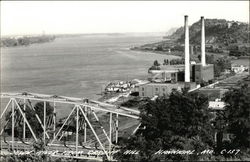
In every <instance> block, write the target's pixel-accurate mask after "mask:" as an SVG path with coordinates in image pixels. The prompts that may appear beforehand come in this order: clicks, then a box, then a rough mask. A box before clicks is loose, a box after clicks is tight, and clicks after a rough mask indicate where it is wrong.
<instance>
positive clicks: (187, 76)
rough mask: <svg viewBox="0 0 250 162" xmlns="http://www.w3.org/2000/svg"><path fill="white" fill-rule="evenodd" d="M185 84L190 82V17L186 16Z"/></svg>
mask: <svg viewBox="0 0 250 162" xmlns="http://www.w3.org/2000/svg"><path fill="white" fill-rule="evenodd" d="M184 28H185V82H190V61H189V60H190V58H189V57H190V56H189V30H188V16H187V15H185V20H184Z"/></svg>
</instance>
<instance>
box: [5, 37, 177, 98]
mask: <svg viewBox="0 0 250 162" xmlns="http://www.w3.org/2000/svg"><path fill="white" fill-rule="evenodd" d="M159 40H161V37H160V36H133V35H85V36H84V35H83V36H78V37H63V38H57V39H56V40H55V41H54V42H49V43H44V44H34V45H31V46H27V47H13V48H2V49H1V86H2V87H1V91H2V92H33V93H44V94H56V95H64V96H72V97H86V98H90V99H97V98H99V97H100V96H98V95H97V94H98V93H100V92H101V89H102V88H103V87H104V85H105V84H107V83H108V82H109V81H112V80H127V79H134V78H138V79H146V77H147V69H148V68H149V66H151V65H152V63H153V61H154V60H156V59H157V60H158V61H159V62H163V59H165V58H172V57H173V56H164V55H157V54H150V53H143V52H136V51H131V50H129V48H130V47H132V46H137V45H142V44H145V43H152V42H157V41H159Z"/></svg>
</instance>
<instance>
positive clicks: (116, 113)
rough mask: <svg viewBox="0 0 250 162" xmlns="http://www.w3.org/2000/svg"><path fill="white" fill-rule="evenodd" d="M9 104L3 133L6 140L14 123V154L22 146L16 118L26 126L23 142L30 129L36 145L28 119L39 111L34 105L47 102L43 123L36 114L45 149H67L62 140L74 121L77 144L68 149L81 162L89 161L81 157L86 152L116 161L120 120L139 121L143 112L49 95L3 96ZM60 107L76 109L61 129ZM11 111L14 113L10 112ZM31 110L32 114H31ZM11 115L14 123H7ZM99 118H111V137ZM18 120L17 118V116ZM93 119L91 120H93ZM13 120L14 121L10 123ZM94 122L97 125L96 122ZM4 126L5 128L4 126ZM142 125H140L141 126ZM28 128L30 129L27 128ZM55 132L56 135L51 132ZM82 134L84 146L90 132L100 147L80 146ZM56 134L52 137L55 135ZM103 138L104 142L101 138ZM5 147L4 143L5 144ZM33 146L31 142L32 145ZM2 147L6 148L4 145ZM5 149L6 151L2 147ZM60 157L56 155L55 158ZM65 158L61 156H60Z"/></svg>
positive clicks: (19, 94) (7, 94) (5, 109)
mask: <svg viewBox="0 0 250 162" xmlns="http://www.w3.org/2000/svg"><path fill="white" fill-rule="evenodd" d="M3 99H5V100H8V101H7V104H6V105H4V109H2V108H1V116H0V120H1V130H0V135H1V136H2V135H3V133H4V128H5V126H6V125H7V123H8V122H11V140H10V141H9V143H11V145H10V147H11V149H12V150H15V149H16V145H18V144H19V143H21V142H20V141H18V140H17V139H15V121H16V120H17V119H16V118H15V115H16V113H17V112H18V113H20V114H21V115H20V116H21V118H22V122H23V128H22V129H23V135H22V137H23V139H22V140H23V141H27V137H26V129H28V130H29V131H30V132H31V134H32V137H33V138H32V139H33V140H34V142H38V141H39V138H38V136H39V135H37V134H36V133H35V132H34V129H33V128H32V126H31V124H30V121H29V120H28V119H27V118H26V112H27V111H35V109H34V107H33V106H32V102H43V103H44V104H43V119H41V118H40V117H39V116H38V115H37V114H35V116H36V119H37V120H38V122H39V124H40V126H41V128H42V129H43V135H42V137H43V138H42V142H43V144H44V145H46V147H45V148H47V150H53V149H54V150H58V149H59V148H62V147H64V146H65V145H62V144H60V140H61V139H62V137H63V136H64V135H65V131H64V130H65V127H66V126H67V125H68V123H69V121H70V120H71V119H72V118H73V119H74V121H75V124H76V126H75V144H74V145H70V146H66V147H68V148H70V150H72V149H73V150H74V155H73V158H79V159H88V157H86V156H85V155H86V153H85V154H79V153H82V152H84V151H85V152H86V150H87V149H92V150H101V151H102V152H103V153H104V154H103V155H104V156H102V158H104V159H107V160H112V150H113V149H114V147H115V146H116V144H117V142H118V136H119V133H118V131H119V120H118V119H119V117H120V116H122V117H127V118H129V120H130V119H135V120H137V119H139V111H137V110H132V109H128V108H126V107H117V106H115V105H112V104H108V103H104V102H99V101H94V100H89V99H86V98H74V97H65V96H56V95H45V94H35V93H1V100H3ZM48 103H49V104H52V105H53V115H52V116H47V115H46V108H47V105H48ZM58 104H66V105H71V106H72V107H73V109H72V110H71V112H70V113H69V115H68V116H67V117H66V119H65V120H64V121H63V123H62V125H61V126H60V127H57V116H56V114H57V112H58V111H59V110H58V109H57V105H58ZM9 109H10V110H9ZM29 109H31V110H29ZM8 111H9V112H11V115H10V117H11V119H8V120H5V121H4V122H2V121H3V118H4V114H6V113H7V112H8ZM98 113H99V114H101V113H102V114H103V113H104V114H105V115H107V114H108V115H109V121H108V122H109V124H108V125H109V133H107V132H106V130H107V128H106V129H105V128H104V126H103V125H102V124H101V119H100V118H99V117H98ZM16 116H17V115H16ZM90 116H91V117H90ZM10 120H11V121H10ZM93 121H94V122H93ZM2 123H4V124H2ZM94 123H99V127H98V130H97V129H95V125H94ZM138 124H139V122H138ZM27 127H28V128H27ZM49 128H50V129H51V128H52V131H49V130H50V129H49ZM80 129H81V130H82V131H83V132H84V133H83V143H84V144H86V143H87V138H88V136H89V134H87V130H89V131H90V132H92V136H94V138H95V140H96V143H98V144H99V146H97V145H95V146H94V147H93V146H89V147H87V146H82V145H80V144H79V130H80ZM136 129H138V126H137V128H136ZM97 131H98V133H97ZM51 132H52V133H51ZM114 135H115V140H113V136H114ZM101 137H102V138H101ZM1 143H2V141H1ZM31 143H32V142H30V144H31ZM1 146H2V144H1ZM1 149H3V148H2V147H1ZM55 156H56V155H55ZM60 156H61V155H60Z"/></svg>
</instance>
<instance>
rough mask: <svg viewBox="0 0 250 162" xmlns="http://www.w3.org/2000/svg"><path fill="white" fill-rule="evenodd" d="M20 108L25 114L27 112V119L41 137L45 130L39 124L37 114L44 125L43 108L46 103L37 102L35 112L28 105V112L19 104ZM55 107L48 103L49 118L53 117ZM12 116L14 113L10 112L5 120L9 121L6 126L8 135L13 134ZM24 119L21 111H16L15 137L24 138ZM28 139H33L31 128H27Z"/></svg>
mask: <svg viewBox="0 0 250 162" xmlns="http://www.w3.org/2000/svg"><path fill="white" fill-rule="evenodd" d="M19 106H20V108H21V109H22V111H23V112H25V115H26V118H27V120H28V122H29V124H30V126H31V128H32V130H33V131H34V133H35V134H36V135H41V134H42V132H43V128H42V127H41V125H40V124H39V121H38V120H37V118H36V114H37V115H38V116H39V118H40V119H41V122H42V123H43V107H44V102H37V103H36V104H35V106H34V109H35V111H34V110H32V108H31V107H30V106H28V105H26V111H24V105H23V104H19ZM53 109H54V108H53V107H52V106H51V105H50V104H49V103H48V102H46V116H47V117H49V116H51V115H53ZM11 114H12V112H11V111H10V112H9V113H7V114H6V116H5V119H6V120H7V121H9V122H8V123H7V125H6V126H5V130H6V132H7V134H8V135H10V134H11V126H12V124H11ZM23 124H24V123H23V117H22V115H21V113H20V111H19V110H17V109H15V137H18V138H20V139H21V138H22V137H23ZM26 137H28V138H29V137H32V134H31V132H30V131H29V128H28V127H26Z"/></svg>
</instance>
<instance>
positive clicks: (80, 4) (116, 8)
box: [1, 1, 249, 36]
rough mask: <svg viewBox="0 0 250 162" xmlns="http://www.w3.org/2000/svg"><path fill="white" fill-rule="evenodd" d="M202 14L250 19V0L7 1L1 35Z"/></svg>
mask: <svg viewBox="0 0 250 162" xmlns="http://www.w3.org/2000/svg"><path fill="white" fill-rule="evenodd" d="M184 15H188V16H189V25H191V24H192V23H194V22H196V21H198V20H199V19H200V16H204V17H205V18H218V19H227V20H235V21H241V22H248V21H249V2H248V1H71V2H70V1H1V35H3V36H5V35H24V34H42V33H45V34H75V33H127V32H167V31H168V30H169V29H170V28H172V27H180V26H183V23H184Z"/></svg>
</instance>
